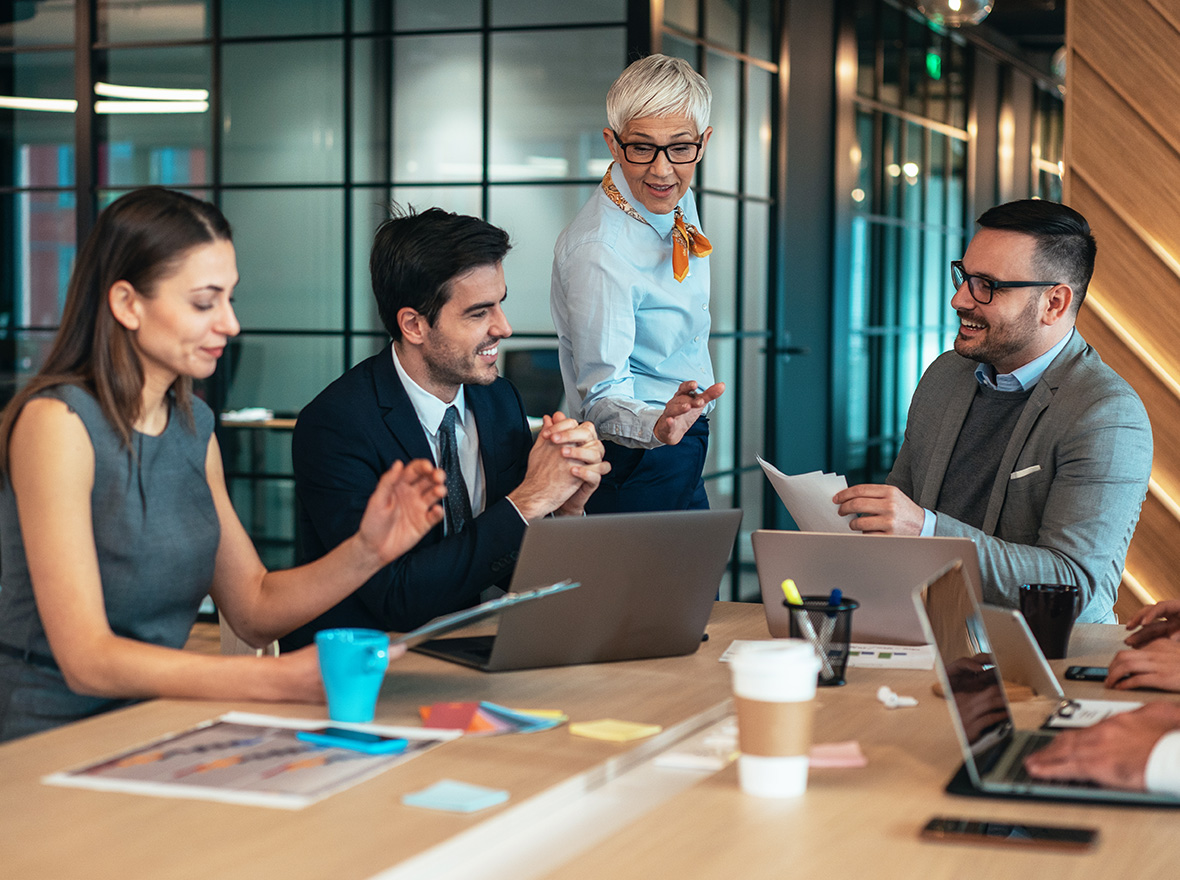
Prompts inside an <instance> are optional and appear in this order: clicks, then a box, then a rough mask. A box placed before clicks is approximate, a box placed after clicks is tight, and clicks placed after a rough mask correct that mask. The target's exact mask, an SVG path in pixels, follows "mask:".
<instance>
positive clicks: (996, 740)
mask: <svg viewBox="0 0 1180 880" xmlns="http://www.w3.org/2000/svg"><path fill="white" fill-rule="evenodd" d="M968 581H969V576H968V575H967V573H966V570H965V568H964V566H963V565H962V564H961V563H959V562H954V563H952V564H951V565H950V566H949V567H947V568H946V569H944V570H942V571H940V572H939V573H938V574H937V575H935V576H934V577H933V578H929V579H928V580H926V581H925V582H924V583H921V584H919V586H918V587H917V588H916V589H914V590H913V593H912V600H913V607H914V609H915V611H916V612H917V614H918V618H919V620H920V621H921V622H922V626H923V629H924V630H925V632H926V635H927V639H928V640H929V641H930V642H931V643H932V644H933V645H934V646H935V652H934V657H935V662H934V667H935V669H936V670H937V671H938V677H939V680H940V681H941V682H942V686H943V692H944V693H945V694H946V695H947V699H946V705H947V708H948V709H949V710H950V713H951V721H952V722H953V726H954V728H955V734H956V736H957V737H958V740H959V747H960V749H961V750H962V753H963V768H962V769H961V770H960V771H959V773H958V774H957V775H956V776H955V778H954V779H952V780H951V782H950V783H949V784H948V785H947V791H949V792H951V793H953V794H973V795H990V796H996V797H1016V798H1036V799H1039V800H1065V801H1094V802H1100V803H1124V804H1145V805H1146V804H1152V805H1160V806H1172V807H1180V798H1177V797H1174V796H1171V795H1162V794H1150V793H1147V792H1133V791H1122V790H1119V789H1107V788H1102V787H1100V786H1097V785H1092V784H1088V783H1072V782H1068V781H1053V780H1040V779H1033V778H1031V777H1030V776H1029V775H1028V773H1027V772H1026V771H1025V769H1024V759H1025V757H1026V756H1027V755H1029V754H1031V753H1032V752H1034V751H1036V750H1038V749H1041V748H1044V747H1045V746H1046V745H1048V744H1049V742H1050V741H1051V740H1052V738H1053V737H1054V736H1055V735H1056V733H1057V731H1053V730H1044V729H1041V730H1020V729H1018V728H1017V727H1016V726H1015V724H1014V723H1013V720H1012V712H1011V707H1010V706H1009V704H1008V698H1007V696H1006V695H1005V693H1004V688H1003V685H1002V683H1001V680H1000V673H999V669H998V667H997V666H996V664H995V662H994V657H993V656H992V655H991V654H990V653H978V654H970V653H967V652H969V651H970V650H971V648H970V647H968V648H967V649H966V650H964V645H965V644H967V645H971V644H972V643H973V641H974V635H973V633H974V631H975V627H976V624H975V623H974V621H973V620H972V617H971V616H970V615H968V616H966V617H964V618H962V619H961V620H960V621H959V622H958V626H957V627H956V626H953V625H947V624H948V623H950V622H948V621H946V620H945V619H944V620H943V621H942V622H941V624H939V623H937V622H935V621H932V617H931V615H930V613H929V612H928V605H929V603H930V600H931V598H932V597H934V596H935V595H939V594H941V595H948V594H954V595H962V594H964V593H967V594H968V595H972V596H974V594H975V591H974V590H973V589H972V588H971V585H970V583H969V582H968Z"/></svg>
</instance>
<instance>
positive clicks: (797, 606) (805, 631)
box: [783, 578, 835, 679]
mask: <svg viewBox="0 0 1180 880" xmlns="http://www.w3.org/2000/svg"><path fill="white" fill-rule="evenodd" d="M783 595H784V596H785V597H786V599H787V604H788V605H790V606H791V616H792V617H794V618H795V625H796V626H797V627H799V633H800V635H802V636H803V638H805V639H807V641H808V642H810V643H811V647H812V649H813V650H814V651H815V655H816V656H817V657H819V662H820V666H821V667H822V669H821V671H820V674H821V675H822V676H823V677H824V678H825V679H830V678H831V677H832V676H833V675H835V673H834V672H833V670H832V663H831V661H830V660H828V651H827V646H826V645H823V644H821V643H820V640H819V636H817V635H816V634H815V627H814V626H812V625H811V618H810V617H808V616H807V611H805V610H804V608H803V597H802V596H800V595H799V588H798V587H796V586H795V582H794V581H793V580H791V579H790V578H787V579H786V580H784V581H783Z"/></svg>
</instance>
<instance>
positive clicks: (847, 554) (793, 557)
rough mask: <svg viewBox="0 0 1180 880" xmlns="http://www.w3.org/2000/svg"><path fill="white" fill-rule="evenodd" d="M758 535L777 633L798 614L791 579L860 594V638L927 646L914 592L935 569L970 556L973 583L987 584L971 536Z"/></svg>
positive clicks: (818, 589)
mask: <svg viewBox="0 0 1180 880" xmlns="http://www.w3.org/2000/svg"><path fill="white" fill-rule="evenodd" d="M753 541H754V561H755V562H756V564H757V566H758V583H759V586H760V587H761V589H762V603H763V605H764V606H765V609H766V625H767V626H768V627H769V628H770V634H771V635H772V636H774V637H775V638H785V637H786V636H788V635H790V632H791V618H790V612H789V611H788V610H787V609H786V608H784V607H783V591H782V583H783V580H784V579H785V578H791V579H792V580H794V581H795V585H796V586H797V587H798V588H799V592H800V593H802V594H803V595H805V596H806V595H813V594H814V595H824V596H826V595H829V594H830V593H831V592H832V590H834V589H839V590H841V591H842V592H843V593H844V595H845V596H846V597H848V598H850V599H855V600H856V601H857V602H859V603H860V607H859V608H857V609H856V611H854V612H853V614H852V640H853V641H856V642H879V643H884V644H888V645H921V644H925V642H926V636H925V634H924V633H923V631H922V625H921V624H920V623H919V622H918V618H917V616H916V615H915V614H914V610H913V606H912V605H911V603H910V593H911V591H912V590H913V588H914V584H916V583H920V582H921V581H922V580H923V579H924V578H925V577H927V576H928V575H929V574H930V572H932V571H940V570H941V569H942V568H943V567H945V566H946V565H947V564H948V563H950V562H952V561H954V560H956V559H962V560H964V562H965V565H966V566H967V569H968V571H969V573H970V575H971V583H972V584H975V585H978V584H980V583H982V578H981V577H980V573H979V555H978V554H977V553H976V551H975V544H974V542H973V541H971V539H970V538H919V537H908V536H903V535H863V534H861V533H859V532H848V533H846V534H842V533H838V532H785V531H772V530H769V529H760V530H758V531H756V532H754V535H753ZM976 589H977V590H978V586H976Z"/></svg>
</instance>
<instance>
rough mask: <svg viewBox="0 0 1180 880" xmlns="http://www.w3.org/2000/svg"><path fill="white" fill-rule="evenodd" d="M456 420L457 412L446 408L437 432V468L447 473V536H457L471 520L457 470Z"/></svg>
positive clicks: (468, 506) (444, 500) (460, 476)
mask: <svg viewBox="0 0 1180 880" xmlns="http://www.w3.org/2000/svg"><path fill="white" fill-rule="evenodd" d="M458 418H459V410H457V409H455V407H453V406H448V407H447V412H446V415H444V416H443V420H442V425H440V426H439V430H438V440H439V443H438V466H439V467H440V468H442V469H443V470H444V471H446V472H447V497H446V498H444V499H443V511H444V512H445V513H446V518H447V534H448V535H457V534H459V532H461V531H463V526H464V525H466V524H467V520H469V519H471V502H470V501H469V500H468V498H467V484H466V483H464V482H463V471H462V470H461V469H460V468H459V446H458V444H457V443H456V442H455V420H456V419H458Z"/></svg>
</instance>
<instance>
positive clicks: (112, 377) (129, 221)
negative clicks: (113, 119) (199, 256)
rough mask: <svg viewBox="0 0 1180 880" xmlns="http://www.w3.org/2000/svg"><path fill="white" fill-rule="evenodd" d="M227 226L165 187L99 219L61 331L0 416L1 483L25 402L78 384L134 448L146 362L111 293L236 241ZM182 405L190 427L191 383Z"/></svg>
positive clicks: (151, 287) (184, 381) (140, 287)
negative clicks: (197, 251)
mask: <svg viewBox="0 0 1180 880" xmlns="http://www.w3.org/2000/svg"><path fill="white" fill-rule="evenodd" d="M232 237H233V236H232V232H231V230H230V226H229V223H228V222H227V221H226V219H225V217H224V216H222V214H221V212H220V211H219V210H217V208H215V207H214V206H213V205H210V204H209V203H208V202H202V201H200V200H199V199H195V198H193V197H192V196H189V195H185V194H184V193H180V192H176V191H174V190H168V189H163V188H162V187H147V188H145V189H138V190H135V191H133V192H129V193H127V194H126V195H124V196H122V197H121V198H119V199H117V200H116V201H114V202H112V203H111V204H110V206H108V207H107V208H106V209H105V210H104V211H103V212H102V213H101V214H99V215H98V220H97V222H96V223H95V225H94V229H92V230H91V232H90V235H89V236H87V238H86V242H85V244H83V245H82V249H81V250H80V251H79V252H78V259H77V262H76V263H75V264H74V271H73V274H72V275H71V276H70V285H69V289H68V291H67V293H66V304H65V309H64V310H63V312H62V316H61V326H60V327H59V328H58V331H57V336H56V337H55V338H54V340H53V347H52V349H51V350H50V352H49V356H48V357H47V358H46V359H45V363H44V365H43V366H42V367H41V369H40V370H39V371H38V372H37V374H36V375H35V376H34V377H33V378H32V379H31V380H30V381H29V383H28V384H27V385H25V387H24V388H23V389H21V390H20V391H19V392H18V393H17V394H16V396H15V397H13V399H12V401H11V402H10V403H9V404H8V406H7V407H5V409H4V413H3V415H0V483H2V481H3V480H4V479H6V478H7V477H8V467H9V462H8V445H9V441H10V440H11V438H12V429H13V426H14V425H15V424H16V420H17V417H18V416H19V415H20V412H21V410H22V409H23V408H24V405H25V404H26V403H28V402H29V400H30V399H31V398H33V397H35V396H36V395H37V394H39V393H40V392H42V391H44V390H45V389H46V388H50V387H52V386H54V385H79V386H81V387H83V388H85V389H87V390H88V391H90V393H91V394H93V395H94V396H95V398H97V400H98V403H99V405H100V406H101V407H102V411H103V415H105V416H106V418H107V421H109V422H110V423H111V426H112V427H113V428H114V429H115V431H116V433H118V435H119V436H120V437H121V438H122V439H123V443H124V445H126V446H127V448H128V449H130V448H131V435H132V431H133V430H134V425H135V422H136V420H137V419H138V418H139V416H140V407H141V405H142V398H141V395H142V392H143V382H144V377H143V365H142V364H141V363H140V360H139V356H138V355H137V354H136V351H135V347H134V345H133V344H132V334H131V331H129V330H128V329H127V328H126V327H124V326H123V325H122V324H120V323H119V322H118V321H116V320H115V316H114V314H113V313H112V312H111V309H110V306H109V304H108V302H107V296H108V294H109V291H110V289H111V287H112V286H114V284H115V282H117V281H126V282H127V283H128V284H130V285H131V286H132V287H134V288H135V290H136V291H137V292H138V293H139V294H141V295H142V296H148V297H150V296H152V295H153V294H154V292H155V287H156V284H158V283H159V282H160V281H161V280H162V279H164V278H167V277H168V276H169V275H171V274H172V273H173V272H175V271H176V270H177V269H178V267H179V265H180V263H181V262H182V261H183V259H184V257H185V256H186V255H187V254H188V252H189V251H191V250H192V249H193V248H194V247H197V246H199V245H202V244H210V243H212V242H215V241H222V240H223V241H231V240H232ZM172 392H173V395H174V397H175V402H176V406H177V408H178V409H179V410H180V412H181V413H182V414H183V415H184V417H185V419H186V420H187V421H188V422H189V423H190V424H191V422H192V380H191V379H190V378H189V377H187V376H181V377H179V378H177V380H176V381H175V382H174V383H173V385H172Z"/></svg>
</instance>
